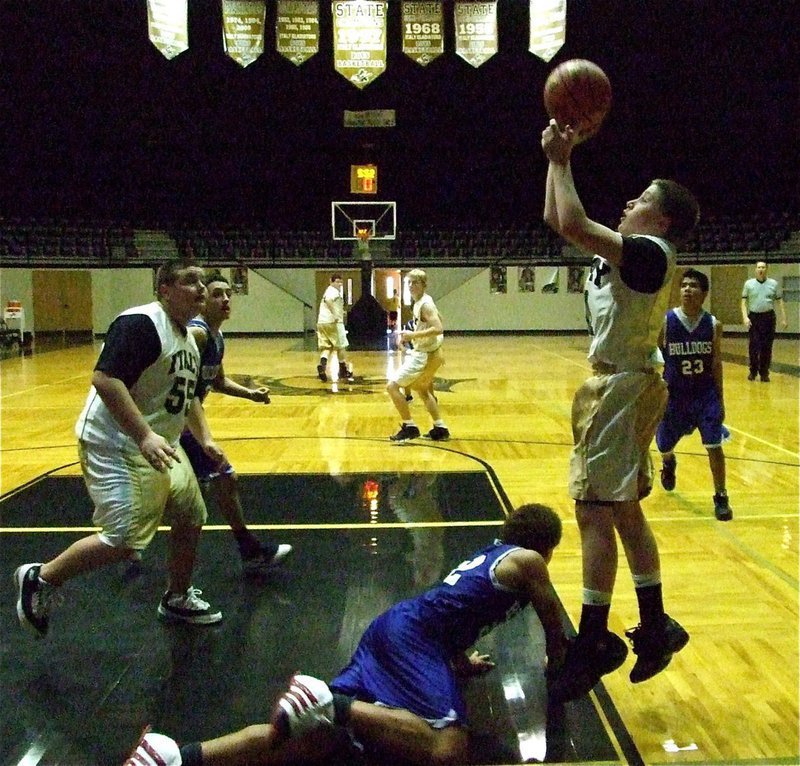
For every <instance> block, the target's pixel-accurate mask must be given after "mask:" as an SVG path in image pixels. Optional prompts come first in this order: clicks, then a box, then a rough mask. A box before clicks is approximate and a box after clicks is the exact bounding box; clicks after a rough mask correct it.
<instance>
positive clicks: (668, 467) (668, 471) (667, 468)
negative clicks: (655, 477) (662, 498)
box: [661, 457, 678, 492]
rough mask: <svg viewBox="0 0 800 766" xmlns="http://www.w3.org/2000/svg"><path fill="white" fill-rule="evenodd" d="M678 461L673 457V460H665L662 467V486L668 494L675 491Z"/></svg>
mask: <svg viewBox="0 0 800 766" xmlns="http://www.w3.org/2000/svg"><path fill="white" fill-rule="evenodd" d="M677 465H678V461H677V460H676V459H675V458H674V457H673V458H672V460H664V462H663V464H662V465H661V486H662V487H664V489H665V490H667V492H672V490H673V489H675V468H676V467H677Z"/></svg>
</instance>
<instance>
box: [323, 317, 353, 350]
mask: <svg viewBox="0 0 800 766" xmlns="http://www.w3.org/2000/svg"><path fill="white" fill-rule="evenodd" d="M349 345H350V343H348V341H347V330H345V329H344V324H343V323H342V322H331V323H329V324H318V325H317V348H318V349H319V350H320V351H329V350H331V349H334V348H347V347H348V346H349Z"/></svg>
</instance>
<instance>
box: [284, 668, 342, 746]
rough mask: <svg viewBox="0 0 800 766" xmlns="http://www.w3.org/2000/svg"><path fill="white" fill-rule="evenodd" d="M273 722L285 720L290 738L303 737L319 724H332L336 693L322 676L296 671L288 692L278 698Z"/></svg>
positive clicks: (285, 727)
mask: <svg viewBox="0 0 800 766" xmlns="http://www.w3.org/2000/svg"><path fill="white" fill-rule="evenodd" d="M280 719H283V720H282V721H280ZM273 721H275V722H279V721H280V723H284V724H285V726H283V727H282V728H284V729H285V730H286V732H287V734H288V735H289V736H290V737H299V736H302V735H303V734H305V733H306V732H308V731H311V730H312V729H315V728H317V727H318V726H332V725H333V694H331V690H330V689H329V688H328V685H327V684H326V683H325V682H324V681H320V680H319V678H314V677H312V676H303V675H297V674H295V675H293V676H292V677H291V679H290V680H289V689H288V691H286V692H284V693H283V694H282V695H281V697H280V698H279V699H278V702H277V704H276V706H275V714H274V716H273ZM280 723H279V725H280Z"/></svg>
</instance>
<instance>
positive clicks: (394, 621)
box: [330, 602, 466, 729]
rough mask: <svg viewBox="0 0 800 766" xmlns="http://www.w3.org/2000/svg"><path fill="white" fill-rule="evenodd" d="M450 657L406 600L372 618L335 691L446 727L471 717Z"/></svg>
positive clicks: (341, 674) (436, 726)
mask: <svg viewBox="0 0 800 766" xmlns="http://www.w3.org/2000/svg"><path fill="white" fill-rule="evenodd" d="M450 659H451V658H450V657H449V656H447V655H446V653H445V651H444V649H443V647H442V646H441V645H440V644H439V643H438V642H437V641H435V640H433V639H432V638H431V637H430V636H426V635H425V632H424V630H423V626H422V625H421V624H419V621H418V620H417V619H416V616H415V614H414V613H412V612H411V610H410V609H409V608H408V607H407V605H406V603H405V602H401V603H399V604H397V605H396V606H393V607H392V608H391V609H389V611H387V612H384V613H383V614H382V615H380V617H377V618H376V619H375V620H373V622H372V623H371V624H370V626H369V627H368V628H367V630H366V632H365V633H364V635H363V636H362V637H361V641H360V642H359V644H358V646H357V647H356V651H355V653H354V654H353V657H352V658H351V660H350V664H349V665H348V666H347V667H346V668H345V669H344V670H343V671H342V672H341V673H340V674H339V675H338V676H337V677H336V678H335V679H334V680H333V681H332V682H331V684H330V687H331V689H332V690H333V691H335V692H338V693H340V694H347V695H350V696H351V697H356V699H359V700H362V701H364V702H373V703H376V704H379V705H386V706H388V707H395V708H401V709H403V710H408V711H409V712H411V713H414V714H415V715H418V716H419V717H420V718H424V719H425V720H426V721H428V723H429V724H430V725H431V726H432V727H433V728H435V729H441V728H444V727H445V726H449V725H451V724H454V723H457V722H458V723H464V721H465V719H466V708H465V706H464V699H463V697H462V696H461V690H460V689H459V687H458V681H457V679H456V677H455V673H454V672H453V669H452V667H451V664H450Z"/></svg>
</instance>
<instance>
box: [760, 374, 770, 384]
mask: <svg viewBox="0 0 800 766" xmlns="http://www.w3.org/2000/svg"><path fill="white" fill-rule="evenodd" d="M761 382H762V383H769V375H762V376H761Z"/></svg>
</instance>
